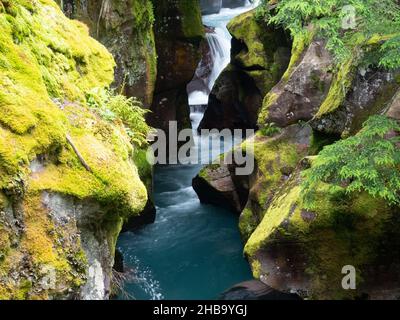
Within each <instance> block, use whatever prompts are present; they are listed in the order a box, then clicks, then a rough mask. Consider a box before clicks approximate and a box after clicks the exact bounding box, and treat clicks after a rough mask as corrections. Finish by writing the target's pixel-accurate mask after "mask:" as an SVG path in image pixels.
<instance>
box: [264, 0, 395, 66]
mask: <svg viewBox="0 0 400 320" xmlns="http://www.w3.org/2000/svg"><path fill="white" fill-rule="evenodd" d="M349 6H351V7H349ZM346 8H351V10H353V13H354V16H351V15H350V18H349V11H347V10H346ZM258 17H259V18H260V17H264V18H265V19H266V20H268V22H269V23H270V24H274V25H277V26H282V27H283V28H285V29H287V30H289V31H290V32H291V34H292V36H295V35H297V34H299V33H302V32H305V30H306V27H308V26H313V28H314V29H315V30H316V34H317V35H318V36H320V37H322V38H324V39H326V40H327V48H328V49H329V50H331V51H332V52H333V53H334V56H335V57H336V59H337V62H338V64H339V63H341V62H343V61H344V60H346V59H348V58H349V57H350V56H351V55H352V54H354V53H353V50H352V49H353V47H354V46H356V45H360V41H361V42H364V43H365V44H368V43H369V42H370V40H371V38H374V39H375V40H376V42H377V44H381V43H383V45H382V46H381V47H380V50H378V52H379V56H378V57H377V60H376V61H375V64H376V65H380V66H382V67H385V68H388V69H395V68H399V67H400V58H399V56H400V39H399V35H400V7H399V3H398V1H397V0H301V1H300V0H278V1H268V0H264V1H263V2H262V4H261V6H260V7H259V9H258ZM353 18H354V21H351V22H350V23H351V24H352V23H354V26H351V27H348V28H347V27H346V28H344V26H343V23H344V22H347V19H353ZM361 44H362V43H361Z"/></svg>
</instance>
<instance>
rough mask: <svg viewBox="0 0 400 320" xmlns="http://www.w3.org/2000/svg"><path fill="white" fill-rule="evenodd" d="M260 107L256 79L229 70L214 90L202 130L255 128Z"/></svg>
mask: <svg viewBox="0 0 400 320" xmlns="http://www.w3.org/2000/svg"><path fill="white" fill-rule="evenodd" d="M261 103H262V95H261V92H260V91H259V90H258V88H257V86H256V84H255V82H254V79H253V78H251V77H250V76H249V75H248V74H247V73H246V72H244V71H243V70H241V69H239V68H236V67H232V66H229V67H228V68H226V69H225V70H224V71H223V72H222V73H221V75H220V76H219V77H218V79H217V81H216V83H215V85H214V87H213V90H212V92H211V94H210V96H209V102H208V107H207V109H206V112H205V114H204V117H203V119H202V121H201V122H200V125H199V130H201V129H214V128H215V129H219V130H222V129H225V128H228V129H246V128H256V122H257V111H258V109H259V107H260V106H261Z"/></svg>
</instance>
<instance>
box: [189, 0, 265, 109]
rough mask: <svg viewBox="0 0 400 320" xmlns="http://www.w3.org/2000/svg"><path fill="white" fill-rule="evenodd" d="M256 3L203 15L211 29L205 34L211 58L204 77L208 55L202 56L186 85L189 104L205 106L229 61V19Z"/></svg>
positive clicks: (251, 7)
mask: <svg viewBox="0 0 400 320" xmlns="http://www.w3.org/2000/svg"><path fill="white" fill-rule="evenodd" d="M258 3H259V1H257V0H255V1H254V2H253V3H250V2H248V3H247V4H246V6H244V7H240V8H236V9H227V8H224V9H222V10H221V11H220V12H219V13H217V14H210V15H206V16H203V23H204V25H206V26H207V27H210V28H211V29H213V30H212V31H211V32H207V34H206V40H207V44H208V47H209V50H210V53H209V58H210V59H211V63H208V67H209V68H210V69H211V70H210V72H209V73H208V74H207V76H206V78H204V77H203V76H202V75H201V74H202V70H201V69H202V68H204V66H205V65H207V61H204V59H208V57H203V60H202V61H201V62H200V63H199V66H198V69H197V71H196V75H195V78H194V79H193V82H192V83H191V84H189V85H188V96H189V105H190V106H193V105H203V106H206V105H207V104H208V96H209V94H210V92H211V90H212V88H213V86H214V84H215V81H216V80H217V78H218V76H219V75H220V74H221V72H222V71H223V70H224V69H225V67H226V66H227V65H228V64H229V62H230V58H231V57H230V52H231V39H232V36H231V35H230V33H229V31H228V29H227V25H228V23H229V21H230V20H231V19H233V18H234V17H236V16H238V15H239V14H242V13H244V12H246V11H249V10H251V9H254V8H255V7H256V6H257V5H258ZM195 81H197V82H198V83H201V85H199V84H194V82H195Z"/></svg>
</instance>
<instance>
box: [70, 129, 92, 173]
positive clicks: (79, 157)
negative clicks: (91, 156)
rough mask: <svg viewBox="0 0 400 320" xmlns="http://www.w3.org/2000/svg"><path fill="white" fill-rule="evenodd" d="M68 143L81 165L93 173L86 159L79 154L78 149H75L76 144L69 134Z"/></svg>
mask: <svg viewBox="0 0 400 320" xmlns="http://www.w3.org/2000/svg"><path fill="white" fill-rule="evenodd" d="M67 142H68V143H69V145H70V146H71V147H72V149H73V150H74V152H75V154H76V156H77V157H78V159H79V161H80V162H81V164H82V165H83V166H84V167H85V169H86V170H87V171H89V172H91V173H93V171H92V169H91V168H90V167H89V165H88V164H87V163H86V161H85V159H83V157H82V155H81V154H80V153H79V151H78V149H77V148H76V147H75V145H74V143H73V142H72V140H71V137H70V136H69V135H68V134H67Z"/></svg>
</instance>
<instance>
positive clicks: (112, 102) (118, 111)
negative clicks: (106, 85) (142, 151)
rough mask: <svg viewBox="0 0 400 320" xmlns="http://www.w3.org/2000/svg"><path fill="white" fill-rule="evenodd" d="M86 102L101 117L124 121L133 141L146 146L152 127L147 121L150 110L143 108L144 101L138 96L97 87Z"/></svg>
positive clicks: (107, 119)
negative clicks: (128, 95) (138, 98)
mask: <svg viewBox="0 0 400 320" xmlns="http://www.w3.org/2000/svg"><path fill="white" fill-rule="evenodd" d="M86 102H87V104H88V106H89V107H90V108H92V109H93V110H94V111H95V112H96V113H97V114H98V115H99V116H100V117H102V118H103V119H104V120H106V121H110V122H114V121H117V120H120V121H122V123H123V124H124V125H125V128H126V131H127V133H128V135H129V137H130V138H131V142H132V143H134V144H136V145H138V146H144V145H146V144H147V136H148V134H149V132H150V129H151V128H150V127H149V126H148V125H147V123H146V121H145V115H146V113H147V112H149V111H148V110H146V109H143V105H142V103H141V102H140V101H139V100H137V99H136V98H127V97H126V96H124V95H121V94H117V93H116V92H115V91H114V90H110V89H108V90H106V89H101V88H95V89H93V90H92V91H90V92H88V93H87V94H86Z"/></svg>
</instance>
